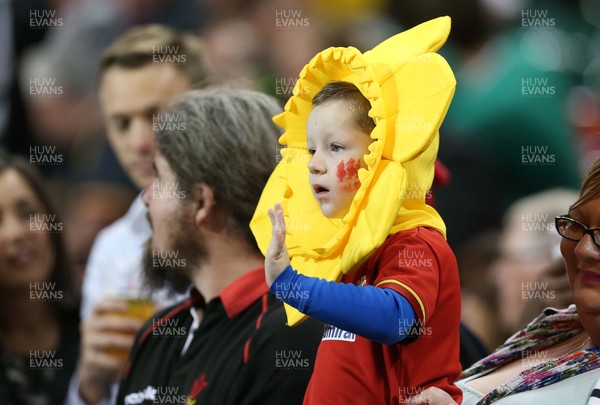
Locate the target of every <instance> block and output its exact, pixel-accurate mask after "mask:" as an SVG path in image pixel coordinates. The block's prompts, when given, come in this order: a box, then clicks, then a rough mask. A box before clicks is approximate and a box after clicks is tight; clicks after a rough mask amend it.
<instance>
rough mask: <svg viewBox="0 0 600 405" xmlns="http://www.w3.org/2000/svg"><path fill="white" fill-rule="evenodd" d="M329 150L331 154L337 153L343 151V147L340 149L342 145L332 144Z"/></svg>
mask: <svg viewBox="0 0 600 405" xmlns="http://www.w3.org/2000/svg"><path fill="white" fill-rule="evenodd" d="M330 149H331V151H332V152H339V151H341V150H342V149H343V147H342V145H338V144H335V143H332V144H331V147H330Z"/></svg>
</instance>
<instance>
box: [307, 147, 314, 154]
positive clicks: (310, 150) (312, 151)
mask: <svg viewBox="0 0 600 405" xmlns="http://www.w3.org/2000/svg"><path fill="white" fill-rule="evenodd" d="M308 153H310V155H311V156H312V155H314V154H315V148H308Z"/></svg>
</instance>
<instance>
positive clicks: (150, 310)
mask: <svg viewBox="0 0 600 405" xmlns="http://www.w3.org/2000/svg"><path fill="white" fill-rule="evenodd" d="M110 298H113V299H116V300H120V301H123V302H125V303H126V305H127V308H126V309H125V311H111V312H107V315H114V316H120V317H123V318H134V319H137V320H139V321H140V323H144V322H146V321H147V320H148V319H150V317H151V316H152V315H153V314H154V313H155V312H156V310H157V308H156V305H155V304H154V302H153V301H152V300H151V299H150V298H149V297H144V296H140V295H139V294H138V295H135V294H131V293H117V294H111V295H110ZM136 333H137V332H136V331H131V333H123V334H124V335H128V336H132V337H133V336H135V334H136ZM130 350H131V348H129V349H120V348H110V349H108V350H107V351H106V354H108V355H110V356H112V357H116V358H118V359H119V360H121V361H123V362H125V361H127V358H128V357H129V351H130Z"/></svg>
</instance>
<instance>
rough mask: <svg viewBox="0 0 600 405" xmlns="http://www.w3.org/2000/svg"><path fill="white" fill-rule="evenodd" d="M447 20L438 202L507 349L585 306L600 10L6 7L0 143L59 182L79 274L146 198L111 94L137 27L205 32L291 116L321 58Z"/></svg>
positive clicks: (224, 59) (589, 4)
mask: <svg viewBox="0 0 600 405" xmlns="http://www.w3.org/2000/svg"><path fill="white" fill-rule="evenodd" d="M440 15H449V16H450V17H452V23H453V27H452V31H451V34H450V38H449V41H448V43H447V44H446V46H445V48H444V49H443V50H442V51H441V53H442V54H443V55H444V57H445V58H446V59H447V60H448V61H449V63H450V65H451V67H452V69H453V70H454V73H455V75H456V79H457V87H456V93H455V96H454V99H453V102H452V105H451V107H450V109H449V111H448V114H447V117H446V119H445V121H444V124H443V126H442V128H441V130H440V133H441V145H440V152H439V159H440V160H441V162H442V163H443V164H444V165H445V166H446V167H447V168H448V171H449V173H450V181H449V183H448V184H447V185H444V186H437V187H435V188H434V190H433V192H434V196H435V203H436V209H438V211H439V212H440V214H441V216H442V217H443V218H444V220H445V222H446V225H447V228H448V240H449V243H450V245H451V247H452V248H453V250H454V251H455V252H456V254H457V257H458V261H459V271H460V276H461V284H462V289H463V297H462V298H463V315H462V316H463V322H464V323H465V324H467V325H468V326H469V327H470V328H471V329H472V330H473V331H474V332H475V334H476V335H477V336H478V337H479V338H480V339H481V340H482V341H483V343H484V344H485V345H486V346H487V348H488V349H492V348H494V347H496V346H498V345H499V344H500V343H502V342H503V341H504V340H505V339H506V338H507V337H508V336H509V335H510V334H511V333H512V332H514V331H515V330H517V329H518V328H520V327H523V326H524V325H525V323H526V322H527V321H528V320H531V319H532V317H533V316H534V315H535V314H537V313H539V310H541V309H543V308H544V307H545V306H555V307H559V308H563V307H566V306H568V305H569V304H570V303H572V298H571V295H570V291H569V288H568V284H567V281H566V276H565V274H564V266H563V264H562V260H561V259H560V254H559V253H558V236H557V235H556V232H555V230H554V229H553V221H554V217H555V216H556V215H561V214H565V213H566V212H567V209H568V206H569V205H570V204H571V203H572V202H573V201H575V200H576V196H577V194H576V190H577V189H578V188H579V186H580V183H581V180H582V178H583V175H584V174H585V173H587V172H588V170H589V169H590V167H591V165H592V163H593V162H594V161H595V160H596V159H597V158H598V157H599V156H600V46H599V44H600V6H599V5H598V3H597V2H595V1H594V0H550V1H541V0H510V1H499V0H467V1H441V0H426V1H413V0H410V1H402V2H396V1H390V0H388V1H386V0H377V1H368V0H326V1H316V0H305V1H302V0H277V1H276V0H227V1H219V2H217V1H214V0H196V1H185V0H104V1H94V0H19V1H8V0H4V1H2V0H0V40H1V41H2V44H5V45H9V46H4V47H3V49H2V50H0V63H1V65H0V66H2V69H1V70H0V92H1V94H2V95H3V97H2V98H1V99H0V145H1V147H2V148H3V149H4V150H5V151H7V152H10V153H12V154H19V155H22V156H24V157H25V158H26V159H27V160H28V161H29V162H30V164H32V165H35V166H37V167H38V169H39V170H40V171H41V172H42V173H43V175H44V180H45V183H46V184H47V185H49V190H50V192H51V194H52V195H51V197H52V199H53V200H54V201H56V206H57V207H58V212H57V214H59V215H60V216H61V217H62V218H63V221H64V225H65V226H64V233H63V236H64V238H65V240H66V248H67V251H68V254H69V256H70V258H71V259H72V261H73V264H74V267H73V271H74V277H75V279H76V280H81V278H82V275H83V272H84V269H85V266H86V262H87V259H88V255H89V252H90V249H91V246H92V243H93V241H94V238H95V236H96V235H97V233H98V232H99V231H100V230H101V229H102V228H103V227H105V226H106V225H108V224H110V223H112V222H113V221H114V220H116V219H117V218H119V217H121V216H122V215H123V214H124V213H125V212H126V210H127V208H128V207H129V205H130V204H131V202H132V201H133V199H134V198H135V197H136V195H137V193H138V191H137V190H136V188H135V187H134V186H133V184H132V183H131V181H130V180H129V179H128V178H127V176H126V175H125V174H124V172H123V170H122V169H121V168H120V166H119V164H118V163H117V160H116V157H115V155H114V152H113V151H112V150H111V148H110V147H109V146H108V143H107V140H106V135H105V129H104V127H103V122H102V116H101V113H100V109H99V106H98V100H97V97H98V96H97V85H98V83H97V76H98V70H97V63H98V60H99V59H100V55H101V53H102V51H103V50H104V49H105V48H106V47H107V46H108V45H109V44H110V43H111V42H113V41H114V40H115V39H116V38H118V37H119V36H120V35H121V34H122V33H123V32H125V31H126V30H128V29H129V28H131V27H133V26H135V25H141V24H147V23H161V24H164V25H167V26H170V27H172V28H174V29H177V30H180V31H188V32H192V33H194V34H197V35H199V36H200V38H201V39H202V41H203V45H204V48H205V52H206V54H207V59H208V61H209V64H210V66H209V67H210V70H211V71H212V72H213V75H214V77H215V78H216V79H215V81H216V82H225V83H231V82H233V83H235V85H236V86H243V87H248V88H253V89H257V90H261V91H263V92H265V93H267V94H271V95H273V96H276V97H277V98H278V99H279V100H280V101H281V103H282V105H283V104H284V103H285V102H286V100H287V98H289V96H291V94H292V88H293V86H294V84H295V80H296V78H297V76H298V73H299V72H300V70H301V69H302V67H303V66H304V64H306V63H307V62H308V61H309V60H310V59H311V58H312V57H313V55H315V54H316V53H317V52H318V51H320V50H322V49H325V48H326V47H328V46H354V47H356V48H358V49H359V50H367V49H371V48H372V47H373V46H374V45H376V44H378V43H379V42H381V41H382V40H384V39H386V38H388V37H389V36H391V35H393V34H395V33H397V32H400V31H403V30H404V29H406V28H409V27H412V26H414V25H417V24H419V23H421V22H423V21H426V20H428V19H431V18H435V17H437V16H440ZM42 20H44V21H46V23H44V24H38V22H39V21H42ZM48 21H50V22H51V23H48ZM422 119H423V117H413V121H414V122H413V124H416V125H418V124H419V120H422ZM276 154H277V151H276V150H274V151H273V156H276ZM0 283H1V281H0ZM536 311H537V312H536Z"/></svg>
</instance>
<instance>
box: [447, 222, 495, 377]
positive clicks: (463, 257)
mask: <svg viewBox="0 0 600 405" xmlns="http://www.w3.org/2000/svg"><path fill="white" fill-rule="evenodd" d="M498 234H499V232H496V231H486V232H482V233H480V234H477V235H474V236H473V237H472V238H471V239H470V240H469V241H467V242H465V243H464V244H462V245H461V246H462V247H461V249H460V250H459V251H458V252H457V253H456V259H457V262H458V269H459V273H460V287H461V321H462V323H463V324H465V325H466V326H467V327H468V328H469V329H471V331H472V332H473V333H474V334H475V336H477V337H478V338H479V339H480V340H481V342H482V343H483V344H484V345H485V347H486V348H487V351H488V352H489V351H490V350H492V349H493V348H495V347H498V345H499V344H500V343H502V342H503V341H504V339H503V337H502V336H503V334H502V333H501V327H500V325H499V322H498V318H499V315H498V304H497V294H496V287H495V286H494V285H493V283H492V280H491V277H490V275H489V268H490V266H491V264H492V263H493V262H494V261H495V260H496V259H497V256H498ZM486 355H487V353H484V354H483V355H482V356H480V357H479V359H481V358H482V357H485V356H486ZM479 359H476V360H475V361H478V360H479ZM475 361H473V362H471V364H473V363H475ZM471 364H469V365H466V367H463V369H466V368H468V366H470V365H471ZM463 366H464V364H463Z"/></svg>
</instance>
